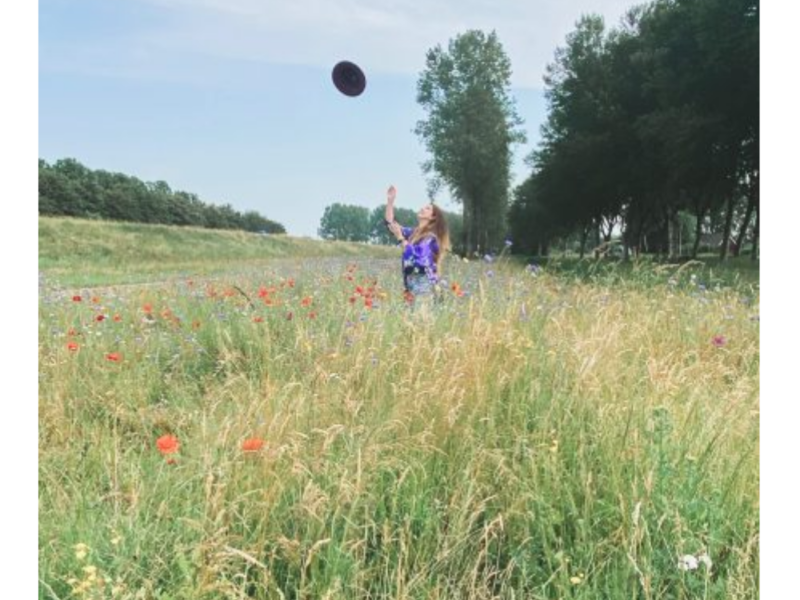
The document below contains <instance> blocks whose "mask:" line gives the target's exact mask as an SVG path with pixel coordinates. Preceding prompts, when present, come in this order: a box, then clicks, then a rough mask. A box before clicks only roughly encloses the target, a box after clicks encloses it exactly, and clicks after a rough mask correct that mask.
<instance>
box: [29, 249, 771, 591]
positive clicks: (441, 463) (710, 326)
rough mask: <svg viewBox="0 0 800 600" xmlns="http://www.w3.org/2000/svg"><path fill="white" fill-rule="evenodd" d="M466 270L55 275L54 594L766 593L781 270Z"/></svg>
mask: <svg viewBox="0 0 800 600" xmlns="http://www.w3.org/2000/svg"><path fill="white" fill-rule="evenodd" d="M447 273H448V277H449V279H450V283H458V284H459V286H460V287H461V288H462V289H464V290H466V292H467V293H466V294H465V295H464V296H457V295H456V294H454V293H453V292H452V290H449V288H448V290H449V291H448V292H447V293H446V295H445V298H444V301H443V302H442V303H441V304H440V305H437V306H435V307H433V308H432V309H431V310H427V309H424V308H422V307H419V308H418V309H416V310H409V308H408V307H407V306H406V305H405V303H404V302H403V299H402V296H401V294H400V290H399V282H398V274H397V264H396V262H395V261H391V262H389V263H383V262H371V263H366V262H358V263H352V264H351V263H346V262H342V261H317V262H315V263H313V264H309V263H300V262H299V261H298V262H286V263H283V264H281V265H280V266H277V267H276V268H275V270H274V271H260V272H252V271H251V272H246V273H239V274H229V275H228V276H225V277H221V278H219V279H217V280H215V281H210V282H209V281H199V280H198V281H192V282H191V283H189V282H186V281H181V282H178V283H171V284H164V285H160V286H151V287H143V288H106V289H104V290H101V291H98V290H71V289H64V288H59V287H57V286H51V285H49V284H48V283H47V282H45V284H44V285H45V287H43V289H42V293H41V320H40V371H41V374H40V378H41V379H40V457H39V468H40V580H41V582H42V583H41V588H40V596H41V597H43V598H46V597H59V598H66V597H75V598H106V597H114V598H161V599H166V598H172V599H178V598H209V599H210V598H475V599H483V598H586V599H590V598H591V599H596V598H631V599H637V598H644V599H667V598H753V597H756V596H757V594H758V549H759V547H758V531H759V525H758V489H759V488H758V431H759V430H758V393H759V379H758V361H759V331H758V321H757V311H758V291H757V289H755V288H753V287H752V286H739V287H719V288H718V289H714V287H713V286H709V285H703V282H702V277H703V275H702V273H701V276H700V279H698V278H697V273H698V271H697V270H696V269H695V268H689V269H685V270H683V271H682V272H678V273H676V272H675V269H672V270H668V271H664V270H661V271H658V270H654V269H650V268H648V269H645V272H644V273H642V274H641V275H640V276H638V277H637V276H636V275H633V276H631V277H630V278H628V279H625V278H619V277H618V276H616V275H615V276H614V277H613V278H610V277H609V278H607V279H604V278H603V277H602V276H598V277H596V278H595V280H593V281H590V282H587V281H585V280H579V279H570V278H569V277H566V276H564V275H563V274H560V275H553V274H550V273H547V272H544V271H539V272H538V273H533V272H531V271H529V270H525V269H522V268H519V267H514V266H511V265H505V266H504V265H496V264H494V265H486V264H474V263H470V264H457V263H453V264H450V265H448V270H447ZM290 278H291V279H293V280H292V281H291V282H290V281H289V280H290ZM356 286H360V288H361V290H362V293H361V294H359V293H358V292H356ZM270 287H272V288H274V290H272V291H268V293H267V294H266V295H264V290H268V289H269V288H270ZM370 287H371V288H372V291H369V288H370ZM75 294H80V295H81V302H74V301H73V300H72V297H73V296H74V295H75ZM365 295H366V296H368V297H369V298H370V301H371V302H372V308H368V307H367V306H366V305H365V298H364V296H365ZM92 296H96V297H95V298H94V300H92ZM351 298H354V301H353V302H351ZM267 299H268V300H269V302H270V304H269V305H268V304H266V300H267ZM146 309H149V310H148V311H147V312H146ZM289 313H291V319H289V318H288V316H289ZM312 313H313V314H312ZM97 315H104V316H105V317H106V318H105V319H103V320H102V321H98V320H97ZM115 315H118V316H119V320H118V321H115V320H114V316H115ZM70 330H72V331H70ZM70 342H72V343H73V344H78V348H77V349H72V350H70V349H68V348H67V344H68V343H70ZM109 353H119V355H121V360H120V361H119V362H114V361H110V360H108V359H107V358H106V355H107V354H109ZM167 433H169V434H173V435H175V436H176V437H177V438H178V439H179V441H180V449H179V451H178V453H177V454H175V455H169V456H168V457H164V456H161V455H160V454H159V453H158V451H157V449H156V446H155V440H156V439H157V438H158V437H159V436H161V435H164V434H167ZM248 438H261V439H263V440H265V442H266V445H265V447H264V448H263V449H262V450H260V451H258V452H243V450H242V449H241V445H242V441H243V440H245V439H248ZM167 458H173V459H174V463H173V464H170V463H169V462H168V461H167V460H166V459H167ZM78 544H83V545H85V546H83V545H80V546H78ZM76 546H77V547H76ZM702 554H707V556H708V557H710V560H711V561H712V563H713V564H712V565H711V567H710V568H709V567H708V566H706V564H700V566H699V567H698V568H697V569H694V570H688V571H684V570H682V569H681V568H679V560H680V559H681V557H682V556H684V555H692V556H695V557H697V556H700V555H702Z"/></svg>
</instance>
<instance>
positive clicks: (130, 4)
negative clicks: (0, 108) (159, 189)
mask: <svg viewBox="0 0 800 600" xmlns="http://www.w3.org/2000/svg"><path fill="white" fill-rule="evenodd" d="M632 4H633V2H632V1H631V0H575V1H573V2H569V1H561V2H559V1H557V0H540V1H538V2H535V1H529V2H517V1H510V0H496V1H490V0H462V1H457V0H431V1H428V2H419V1H418V0H372V1H368V0H327V1H325V0H293V1H292V2H288V1H287V2H276V1H264V0H260V1H259V0H116V1H114V2H107V1H100V0H40V2H39V156H40V157H41V158H44V159H46V160H48V161H50V162H53V161H55V160H57V159H59V158H65V157H72V158H76V159H77V160H79V161H80V162H82V163H83V164H85V165H86V166H88V167H90V168H93V169H105V170H109V171H118V172H123V173H126V174H130V175H135V176H136V177H139V178H140V179H142V180H145V181H156V180H164V181H167V182H168V183H169V184H170V185H171V186H172V188H173V189H176V190H185V191H189V192H194V193H196V194H198V195H199V196H200V198H201V199H203V200H204V201H206V202H213V203H219V204H221V203H230V204H231V205H232V206H233V207H234V208H236V209H237V210H242V211H244V210H250V209H252V210H257V211H258V212H260V213H261V214H263V215H265V216H267V217H269V218H271V219H274V220H277V221H279V222H281V223H283V224H284V225H285V226H286V228H287V230H288V232H289V233H290V234H293V235H306V236H315V235H316V231H317V227H318V226H319V220H320V217H321V216H322V213H323V210H324V208H325V206H327V205H329V204H331V203H333V202H344V203H348V204H360V205H363V206H368V207H370V208H372V207H374V206H377V205H379V204H381V203H382V202H383V201H384V192H385V189H386V188H387V187H388V185H389V184H394V185H396V186H397V188H398V206H401V207H407V208H415V209H416V208H418V207H419V206H421V205H422V204H424V203H425V202H426V200H427V195H426V191H425V190H426V185H425V184H426V181H425V176H424V174H423V173H422V170H421V168H420V163H421V162H422V161H423V160H425V159H426V158H427V155H426V152H425V149H424V147H423V146H422V144H421V143H420V141H419V139H418V138H417V136H416V135H415V134H414V133H413V131H412V130H413V128H414V125H415V123H416V122H417V120H419V119H421V118H424V117H425V114H424V113H423V111H422V109H421V108H420V107H419V106H418V105H417V103H416V99H415V93H416V81H417V78H418V76H419V73H420V72H421V71H422V70H423V68H424V58H425V52H426V51H427V50H428V49H429V48H432V47H433V46H435V45H436V44H442V45H443V46H446V44H447V42H448V40H450V39H451V38H453V37H455V36H456V35H458V34H459V33H461V32H464V31H466V30H467V29H470V28H478V29H482V30H484V31H487V32H488V31H490V30H492V29H494V30H496V31H497V33H498V36H499V38H500V41H501V42H502V43H503V45H504V48H505V50H506V52H507V54H508V55H509V57H510V59H511V63H512V67H513V69H514V75H513V78H512V95H513V96H514V97H515V99H516V102H517V111H518V113H519V115H520V116H521V117H522V118H523V120H524V122H525V123H524V129H525V131H526V134H527V137H528V142H527V143H526V144H524V145H517V146H515V160H514V167H513V172H514V179H513V180H514V182H515V183H519V182H521V181H522V180H523V179H524V178H525V177H526V175H527V171H528V170H527V168H526V167H525V165H524V161H523V159H524V157H525V156H526V155H527V154H529V153H530V151H531V150H532V149H533V148H534V147H535V144H536V142H537V141H538V137H539V127H540V125H541V124H542V123H543V121H544V119H545V116H546V105H545V101H544V95H543V89H542V87H543V85H542V75H543V74H544V69H545V66H546V64H547V63H548V62H550V61H551V60H552V57H553V52H554V50H555V48H556V46H558V45H560V44H563V42H564V37H565V36H566V34H567V33H569V32H570V31H571V30H572V29H573V27H574V23H575V21H576V20H577V19H578V18H579V16H580V15H581V14H582V13H588V12H594V13H598V14H601V15H603V16H604V17H605V18H606V23H607V24H608V25H616V23H617V22H618V21H619V18H620V17H621V15H622V14H623V13H624V11H625V9H626V8H628V7H629V6H630V5H632ZM343 59H347V60H352V61H354V62H356V63H358V64H359V65H360V66H361V67H362V68H363V69H364V71H365V73H366V75H367V79H368V82H367V89H366V91H365V92H364V94H363V95H362V96H360V97H358V98H349V97H346V96H343V95H341V94H339V93H338V92H337V91H336V89H335V88H334V87H333V85H332V83H331V79H330V72H331V69H332V67H333V65H334V64H335V63H336V62H338V61H339V60H343ZM436 200H437V201H438V202H440V203H441V204H442V205H443V206H444V207H445V208H449V209H456V208H457V205H455V204H454V203H452V202H451V200H450V198H449V195H448V193H447V191H446V190H444V191H442V192H440V195H439V196H438V197H437V198H436Z"/></svg>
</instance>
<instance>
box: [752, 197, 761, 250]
mask: <svg viewBox="0 0 800 600" xmlns="http://www.w3.org/2000/svg"><path fill="white" fill-rule="evenodd" d="M755 211H756V227H755V230H754V231H753V248H752V249H751V250H750V260H758V259H757V258H756V257H757V256H758V236H759V228H760V227H761V207H759V205H758V202H756V207H755Z"/></svg>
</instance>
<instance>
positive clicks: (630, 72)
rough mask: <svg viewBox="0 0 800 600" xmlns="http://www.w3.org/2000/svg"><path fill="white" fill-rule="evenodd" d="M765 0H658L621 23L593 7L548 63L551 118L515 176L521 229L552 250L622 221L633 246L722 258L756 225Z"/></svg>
mask: <svg viewBox="0 0 800 600" xmlns="http://www.w3.org/2000/svg"><path fill="white" fill-rule="evenodd" d="M758 8H759V7H758V1H757V0H656V1H654V2H650V3H648V4H644V5H640V6H637V7H634V8H632V9H631V10H629V11H628V13H627V14H626V16H625V18H624V20H623V23H622V24H621V25H620V27H618V28H614V29H610V30H608V29H606V27H605V26H604V23H603V20H602V19H601V18H600V17H598V16H591V15H590V16H584V17H582V18H581V19H580V20H579V21H578V22H577V25H576V29H575V30H574V31H573V32H572V33H571V34H569V36H568V37H567V40H566V45H565V46H563V47H560V48H558V50H557V51H556V54H555V60H554V61H553V62H552V63H551V64H550V65H549V66H548V69H547V74H546V77H545V82H546V84H547V91H546V95H547V101H548V118H547V122H546V124H545V125H544V126H543V128H542V139H541V143H540V144H539V147H538V148H537V149H536V150H535V151H534V153H533V154H532V156H530V157H529V161H530V164H531V165H532V167H533V171H532V173H531V175H530V177H529V178H528V179H527V180H526V181H525V182H524V183H523V184H522V185H521V186H519V187H518V188H517V189H516V190H515V194H514V202H513V204H512V206H511V211H510V223H511V227H512V232H513V235H514V237H515V239H517V240H518V241H520V242H521V245H522V246H523V248H524V249H525V250H527V251H532V252H539V253H546V252H547V248H548V246H549V245H550V244H551V243H552V242H553V241H554V240H555V239H557V238H559V237H564V236H568V235H573V236H577V238H578V240H579V243H578V245H579V247H580V252H581V254H583V253H584V252H585V251H586V248H587V245H589V244H590V243H592V244H597V243H602V242H603V241H606V242H608V241H610V240H611V237H612V232H615V231H617V232H619V233H620V235H621V239H622V242H623V247H624V250H625V252H626V253H627V252H628V251H631V252H642V251H648V252H656V253H660V254H663V255H666V256H673V257H674V256H678V255H679V254H680V253H681V249H680V243H679V240H680V235H681V232H682V231H683V229H684V226H685V223H686V221H687V220H689V221H690V222H691V223H693V225H694V232H693V234H692V235H691V238H692V241H693V245H692V249H691V251H690V252H689V254H691V255H692V256H697V253H698V249H699V247H700V244H701V240H702V238H703V235H702V234H703V233H704V232H716V233H718V234H719V235H718V236H717V240H718V241H717V243H718V244H719V252H720V256H721V258H723V259H724V258H726V257H727V256H728V254H729V252H732V253H733V254H738V253H739V252H740V251H741V250H742V248H743V247H744V245H745V242H748V241H749V243H750V252H751V255H752V257H753V258H755V257H756V255H757V244H758V235H759V216H760V210H759V194H758V190H759V185H758V177H759V151H758V150H759V62H758V61H759V52H758V44H759V18H758Z"/></svg>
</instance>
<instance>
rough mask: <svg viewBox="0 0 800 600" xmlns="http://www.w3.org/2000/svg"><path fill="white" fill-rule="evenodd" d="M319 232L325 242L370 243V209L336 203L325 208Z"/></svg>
mask: <svg viewBox="0 0 800 600" xmlns="http://www.w3.org/2000/svg"><path fill="white" fill-rule="evenodd" d="M317 232H318V233H319V236H320V237H321V238H322V239H324V240H342V241H347V242H368V241H369V239H370V234H371V224H370V213H369V209H367V208H365V207H363V206H355V205H352V204H340V203H339V202H334V203H333V204H331V205H330V206H326V207H325V212H324V213H323V214H322V219H321V220H320V223H319V229H318V230H317Z"/></svg>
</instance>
